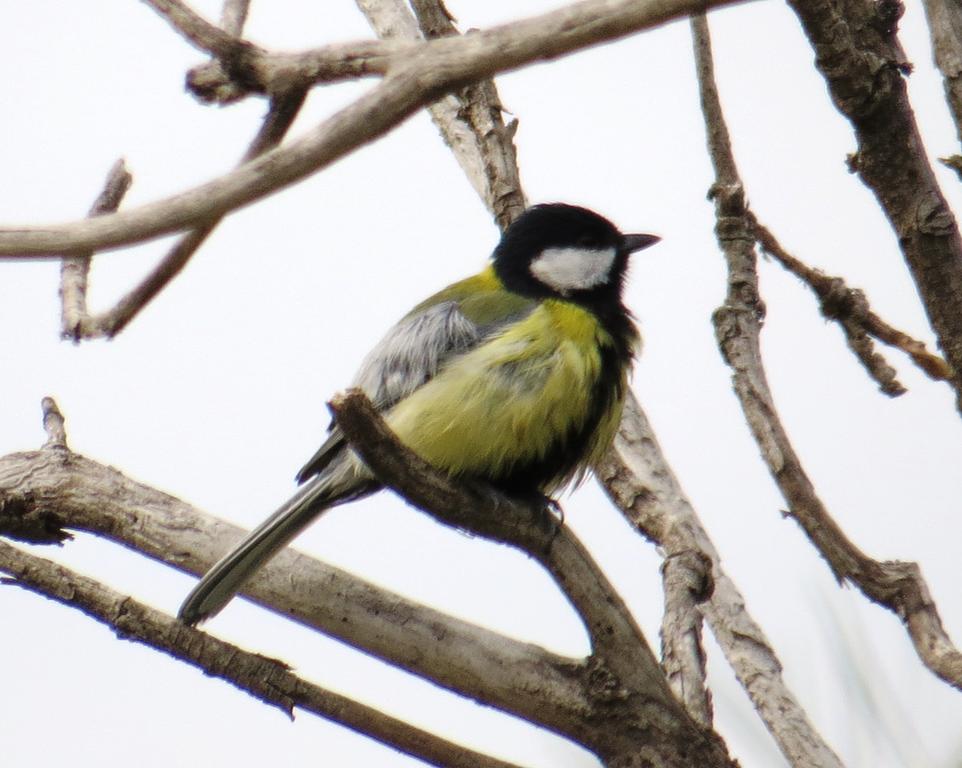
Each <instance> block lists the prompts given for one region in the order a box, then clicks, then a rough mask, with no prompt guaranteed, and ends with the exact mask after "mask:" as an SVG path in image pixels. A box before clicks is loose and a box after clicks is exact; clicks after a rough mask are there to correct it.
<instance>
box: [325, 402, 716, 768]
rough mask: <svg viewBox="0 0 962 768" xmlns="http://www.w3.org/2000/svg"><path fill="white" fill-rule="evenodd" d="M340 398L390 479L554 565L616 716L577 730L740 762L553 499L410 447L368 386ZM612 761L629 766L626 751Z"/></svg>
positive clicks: (613, 743) (605, 750)
mask: <svg viewBox="0 0 962 768" xmlns="http://www.w3.org/2000/svg"><path fill="white" fill-rule="evenodd" d="M330 405H331V410H332V412H333V413H334V417H335V419H336V420H337V424H338V426H339V427H340V428H341V429H342V430H343V431H344V434H345V435H346V436H347V438H348V440H349V441H350V442H351V445H352V447H353V448H354V449H355V450H356V451H357V452H358V454H359V455H360V456H361V457H362V458H363V459H364V462H365V464H367V466H368V467H370V468H371V470H372V471H373V472H374V473H375V475H376V476H377V477H378V479H379V480H380V481H381V482H383V483H385V484H386V485H387V486H388V487H390V488H393V489H394V490H396V491H397V492H398V493H400V494H401V495H402V496H403V497H404V498H405V499H407V500H408V501H410V502H411V503H413V504H415V505H417V506H418V507H419V508H421V509H424V510H426V511H428V512H430V513H431V515H432V516H434V517H435V518H436V519H438V520H439V521H441V522H443V523H445V524H447V525H451V526H455V527H457V528H461V529H466V530H469V531H471V532H472V533H475V534H477V535H480V536H484V537H486V538H490V539H493V540H494V541H499V542H502V543H505V544H510V545H512V546H514V547H518V548H520V549H522V550H523V551H524V552H526V553H527V554H529V555H530V556H531V557H533V558H534V559H536V560H537V561H538V562H539V563H541V565H542V566H544V568H545V569H546V570H547V571H548V572H549V573H550V574H551V576H552V577H553V578H554V580H555V582H556V583H557V584H558V586H559V587H560V588H561V589H562V591H563V592H564V593H565V595H566V596H567V597H568V599H569V600H570V601H571V603H572V605H573V606H574V607H575V609H576V610H577V611H578V614H579V615H580V617H581V619H582V620H583V621H584V622H585V625H586V627H587V629H588V635H589V637H590V638H591V643H592V655H591V658H590V659H589V667H590V669H591V676H592V677H593V678H595V680H596V681H597V680H604V681H605V682H604V684H603V686H602V687H601V689H599V687H598V685H597V682H592V683H590V684H589V690H588V695H589V697H590V698H591V699H592V705H593V706H594V707H597V706H599V705H602V706H604V708H605V710H606V713H607V714H606V718H607V722H606V724H605V725H604V726H600V727H596V728H594V729H591V728H588V729H587V730H585V731H580V732H579V734H578V735H577V736H575V734H569V735H572V736H575V737H576V738H578V739H579V740H580V741H581V742H582V743H583V744H585V745H586V746H588V747H589V748H591V749H593V750H595V751H596V753H597V754H599V755H600V756H602V757H604V756H606V755H608V756H612V755H621V756H624V755H625V754H632V755H637V754H638V753H639V744H638V742H637V741H636V740H635V739H636V738H637V736H638V732H637V731H636V730H635V729H640V732H641V733H643V734H645V735H644V736H643V737H642V738H643V739H645V743H646V744H650V743H651V742H652V741H656V742H660V743H663V745H664V748H673V747H672V745H673V744H674V745H677V739H678V738H679V736H680V734H685V733H686V732H687V736H686V738H695V739H697V742H696V744H697V746H696V745H693V749H696V748H697V749H698V750H699V751H700V754H701V757H700V758H699V757H697V756H696V755H695V754H694V752H692V753H689V754H687V755H686V756H685V758H684V759H685V760H686V762H684V763H680V764H679V765H692V764H699V765H701V764H704V765H716V764H718V765H730V762H729V760H728V758H727V755H726V751H725V749H724V746H723V745H722V744H721V742H720V740H716V737H713V736H711V735H710V731H707V730H701V729H699V728H698V727H697V726H695V723H694V722H693V721H692V720H689V718H688V716H687V714H686V713H685V711H684V710H683V709H682V708H681V707H680V706H679V703H678V701H677V700H676V699H675V698H674V697H673V696H672V694H671V692H670V690H669V688H668V686H667V683H666V680H665V677H664V674H663V672H662V670H661V668H660V667H659V666H658V663H657V661H656V660H655V658H654V656H653V654H652V653H651V650H650V649H649V647H648V644H647V642H646V641H645V639H644V637H643V636H642V634H641V631H640V630H639V629H638V627H637V625H636V624H635V622H634V619H633V618H632V617H631V615H630V614H629V612H628V609H627V608H626V606H625V605H624V603H623V602H622V600H621V597H620V596H619V595H618V593H617V592H616V591H615V590H614V588H613V587H612V586H611V585H610V584H609V583H608V581H607V579H606V578H605V576H604V573H603V572H602V571H601V569H600V568H599V567H598V566H597V564H595V563H594V561H593V560H592V559H591V556H590V555H589V553H588V552H587V550H586V549H585V548H584V547H583V545H582V544H581V543H580V542H579V541H578V540H577V538H576V537H575V536H574V534H573V533H572V532H571V531H570V530H569V529H568V528H567V527H566V526H565V525H563V524H562V523H561V521H559V520H557V519H555V518H554V517H553V516H552V515H551V514H550V509H545V508H543V507H542V504H543V502H540V503H538V504H535V505H533V506H532V505H526V504H521V503H519V502H517V501H515V500H513V499H510V498H508V497H506V496H503V495H501V494H499V493H497V492H496V491H494V490H493V489H491V488H487V487H484V486H474V485H471V484H466V483H455V482H453V481H452V480H451V479H450V478H448V477H447V476H446V475H445V474H443V473H441V472H439V471H438V470H436V469H435V468H433V467H432V466H430V465H429V464H428V463H427V462H425V461H423V460H422V459H420V458H419V457H418V456H417V455H415V454H414V453H413V452H412V451H411V450H409V449H408V448H406V447H405V446H404V445H402V444H401V442H400V441H399V440H398V439H397V437H396V436H395V435H394V434H393V433H391V431H390V429H389V428H388V427H387V425H386V424H385V423H384V421H383V419H382V418H381V417H380V415H379V414H378V412H377V411H376V410H375V408H374V406H373V405H372V404H371V402H370V401H369V400H368V399H367V397H366V396H365V395H364V393H363V392H361V390H357V389H354V390H350V391H349V392H347V393H346V394H344V395H339V396H337V397H335V398H334V399H333V400H332V401H331V404H330ZM619 711H620V714H619ZM656 713H657V714H656ZM612 726H613V727H612ZM654 746H656V747H657V746H658V745H657V744H655V745H654ZM701 750H704V751H701ZM666 759H667V760H669V761H670V762H668V763H666V764H670V765H675V764H676V763H675V761H676V760H677V759H679V756H678V755H672V756H670V757H669V756H668V753H666ZM699 759H700V760H703V761H704V763H702V762H699ZM609 760H610V763H609V764H611V765H616V764H621V763H620V762H619V760H620V758H614V757H609ZM624 764H625V765H628V764H631V765H636V764H638V763H635V762H630V763H628V762H626V763H624Z"/></svg>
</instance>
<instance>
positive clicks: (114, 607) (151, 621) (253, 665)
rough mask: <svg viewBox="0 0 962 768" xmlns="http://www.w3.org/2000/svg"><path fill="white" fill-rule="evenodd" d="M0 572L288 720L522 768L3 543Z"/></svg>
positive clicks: (408, 749)
mask: <svg viewBox="0 0 962 768" xmlns="http://www.w3.org/2000/svg"><path fill="white" fill-rule="evenodd" d="M0 572H3V573H7V574H9V576H10V578H8V579H2V580H0V581H2V582H4V583H8V584H14V585H16V586H18V587H22V588H24V589H27V590H30V591H31V592H36V593H37V594H40V595H43V596H44V597H47V598H50V599H51V600H55V601H57V602H59V603H63V604H64V605H67V606H70V607H71V608H76V609H77V610H79V611H82V612H83V613H85V614H86V615H87V616H90V617H91V618H93V619H96V620H97V621H99V622H100V623H101V624H105V625H106V626H108V627H110V628H111V629H112V630H113V631H114V632H115V633H116V634H117V636H118V637H120V638H122V639H124V640H130V641H133V642H137V643H143V644H144V645H147V646H150V647H151V648H154V649H156V650H159V651H163V652H164V653H168V654H170V655H171V656H173V657H174V658H175V659H177V660H179V661H183V662H186V663H188V664H190V665H192V666H194V667H197V668H198V669H200V670H201V671H203V672H204V673H205V674H207V675H210V676H212V677H219V678H220V679H222V680H226V681H227V682H229V683H231V684H233V685H235V686H237V687H238V688H240V689H241V690H242V691H245V692H246V693H249V694H251V695H252V696H254V697H255V698H257V699H260V700H261V701H263V702H264V703H265V704H269V705H271V706H274V707H277V708H279V709H280V710H282V711H283V712H285V713H286V714H287V715H289V716H293V711H294V707H297V708H299V709H302V710H304V711H305V712H313V713H314V714H315V715H319V716H321V717H323V718H326V719H328V720H332V721H334V722H336V723H340V724H341V725H344V726H346V727H348V728H351V729H352V730H355V731H360V732H361V733H363V734H365V735H366V736H370V737H371V738H373V739H376V740H377V741H379V742H381V743H382V744H386V745H387V746H389V747H393V748H394V749H396V750H398V751H399V752H403V753H405V754H407V755H411V756H412V757H416V758H419V759H421V760H424V761H425V762H427V763H429V764H431V765H437V766H440V767H441V768H448V766H452V767H458V768H518V767H517V766H513V765H512V764H510V763H506V762H503V761H501V760H496V759H495V758H492V757H488V756H487V755H483V754H480V753H477V752H474V751H472V750H470V749H466V748H465V747H462V746H460V745H458V744H454V743H452V742H449V741H446V740H444V739H442V738H440V737H438V736H435V735H434V734H432V733H428V732H427V731H423V730H421V729H420V728H415V727H414V726H412V725H409V724H408V723H405V722H404V721H402V720H398V719H396V718H393V717H390V716H388V715H385V714H384V713H382V712H379V711H378V710H376V709H374V708H372V707H368V706H365V705H364V704H361V703H359V702H357V701H354V700H353V699H350V698H348V697H347V696H342V695H340V694H337V693H334V692H332V691H329V690H327V689H325V688H322V687H321V686H319V685H315V684H313V683H311V682H308V681H306V680H304V679H303V678H300V677H298V676H297V675H295V674H294V673H293V672H292V671H291V670H290V668H289V667H288V666H287V665H286V664H284V663H283V662H281V661H277V660H275V659H270V658H268V657H266V656H262V655H260V654H257V653H251V652H250V651H245V650H243V649H241V648H239V647H237V646H236V645H232V644H230V643H227V642H225V641H223V640H219V639H217V638H216V637H213V636H212V635H208V634H206V633H205V632H201V631H200V630H197V629H193V628H191V627H187V626H185V625H184V624H182V623H181V622H179V621H178V620H177V619H175V618H174V617H173V616H168V615H167V614H165V613H163V612H161V611H158V610H156V609H154V608H151V607H150V606H147V605H145V604H143V603H141V602H138V601H137V600H134V599H133V598H132V597H130V596H128V595H123V594H120V593H119V592H116V591H114V590H112V589H110V588H109V587H107V586H105V585H104V584H101V583H99V582H97V581H94V580H93V579H90V578H88V577H86V576H81V575H80V574H78V573H75V572H73V571H71V570H69V569H67V568H64V567H63V566H61V565H57V564H56V563H53V562H51V561H49V560H45V559H43V558H40V557H37V556H36V555H32V554H30V553H29V552H26V551H24V550H21V549H18V548H16V547H13V546H11V545H10V544H6V543H4V542H3V541H0Z"/></svg>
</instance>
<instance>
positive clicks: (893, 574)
mask: <svg viewBox="0 0 962 768" xmlns="http://www.w3.org/2000/svg"><path fill="white" fill-rule="evenodd" d="M692 24H693V29H694V36H695V48H696V62H697V71H698V77H699V86H700V88H701V96H702V110H703V112H704V116H705V125H706V132H707V134H708V147H709V152H710V154H711V157H712V162H713V164H714V165H715V173H716V180H715V184H714V185H713V194H714V198H715V211H716V221H717V225H716V233H717V236H718V243H719V245H720V247H721V249H722V252H723V253H724V256H725V261H726V263H727V265H728V294H727V296H726V299H725V303H724V304H723V305H722V306H721V307H719V308H718V309H717V310H716V312H715V315H714V318H713V319H714V323H715V333H716V336H717V338H718V345H719V348H720V349H721V352H722V356H723V357H724V359H725V361H726V362H727V363H728V365H729V366H730V367H731V369H732V383H733V386H734V389H735V393H736V395H737V396H738V399H739V402H740V403H741V406H742V410H743V412H744V414H745V418H746V420H747V421H748V425H749V427H750V429H751V431H752V435H753V436H754V438H755V441H756V442H757V443H758V446H759V449H760V450H761V454H762V458H763V459H764V460H765V463H766V464H767V465H768V468H769V471H770V472H771V474H772V477H773V478H774V480H775V482H776V484H777V485H778V487H779V490H780V491H781V493H782V496H783V497H784V498H785V501H786V503H787V504H788V508H789V514H790V515H791V516H792V517H793V518H795V520H796V521H797V522H798V523H799V525H800V526H801V527H802V529H803V530H804V531H805V533H806V534H807V536H808V537H809V540H810V541H811V542H812V543H813V544H814V545H815V547H816V549H817V550H818V551H819V553H820V554H821V555H822V557H824V558H825V560H826V561H827V562H828V564H829V567H830V568H831V569H832V573H833V574H834V575H835V577H836V578H837V579H838V580H839V581H851V582H852V583H854V584H855V585H857V586H858V587H859V589H860V590H861V591H862V593H863V594H865V596H866V597H868V598H869V599H870V600H872V601H874V602H877V603H879V604H880V605H883V606H885V607H887V608H889V609H890V610H891V611H893V612H894V613H895V614H896V615H897V616H899V618H901V619H902V621H903V622H904V623H905V625H906V627H907V629H908V631H909V634H910V636H911V638H912V641H913V643H914V645H915V649H916V652H917V653H918V654H919V657H920V658H921V660H922V662H923V663H924V664H925V665H926V666H927V667H928V668H929V669H930V670H931V671H932V672H934V673H935V674H936V675H937V676H939V677H940V678H942V679H943V680H945V681H946V682H947V683H949V684H950V685H952V686H954V687H956V688H959V689H960V690H962V653H960V652H959V651H958V650H957V649H956V648H955V646H954V645H953V644H952V642H951V640H950V639H949V637H948V635H947V633H946V632H945V629H944V628H943V626H942V622H941V619H940V617H939V613H938V610H937V608H936V606H935V603H934V601H933V600H932V598H931V596H930V594H929V590H928V587H927V585H926V584H925V581H924V580H923V579H922V576H921V573H920V571H919V568H918V566H917V565H916V564H915V563H903V562H897V561H889V562H878V561H876V560H874V559H872V558H871V557H869V556H868V555H866V554H865V553H863V552H862V551H861V550H860V549H859V548H858V547H856V546H855V544H853V543H852V542H851V541H850V540H849V539H848V538H847V537H846V536H845V534H844V532H843V531H842V530H841V528H840V527H839V525H838V523H836V522H835V520H834V519H833V518H832V516H831V515H830V514H829V512H828V510H827V509H826V508H825V506H824V504H822V501H821V499H820V498H819V497H818V494H817V493H816V492H815V488H814V486H813V485H812V482H811V480H810V479H809V477H808V475H807V474H806V472H805V470H804V468H803V467H802V464H801V461H800V460H799V458H798V456H797V455H796V453H795V449H794V448H793V446H792V444H791V441H790V440H789V438H788V435H787V433H786V432H785V429H784V427H783V425H782V423H781V420H780V419H779V416H778V411H777V409H776V407H775V402H774V399H773V398H772V394H771V391H770V390H769V388H768V381H767V379H766V376H765V368H764V365H763V363H762V357H761V350H760V345H759V337H760V332H761V322H760V320H761V306H762V304H761V301H760V298H759V294H758V274H757V271H756V258H755V238H754V234H753V228H752V221H751V218H750V216H749V215H748V212H747V209H746V206H745V193H744V189H743V187H742V182H741V179H740V178H739V176H738V171H737V168H736V165H735V160H734V156H733V154H732V149H731V142H730V140H729V138H728V129H727V127H726V125H725V121H724V116H723V114H722V110H721V104H720V101H719V99H718V91H717V88H716V86H715V81H714V73H713V66H712V59H711V45H710V41H709V37H708V27H707V23H706V22H705V20H704V18H703V17H702V18H698V19H693V20H692Z"/></svg>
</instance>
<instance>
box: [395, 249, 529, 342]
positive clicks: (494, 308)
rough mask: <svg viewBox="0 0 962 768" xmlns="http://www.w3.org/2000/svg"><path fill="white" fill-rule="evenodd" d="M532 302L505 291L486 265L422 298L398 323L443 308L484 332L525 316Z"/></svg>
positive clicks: (492, 270)
mask: <svg viewBox="0 0 962 768" xmlns="http://www.w3.org/2000/svg"><path fill="white" fill-rule="evenodd" d="M536 303H537V302H536V301H535V300H534V299H531V298H528V297H526V296H521V295H519V294H517V293H513V292H511V291H509V290H507V289H506V288H505V287H504V285H503V283H502V282H501V280H500V279H499V278H498V276H497V274H495V271H494V267H492V266H490V265H489V266H488V267H486V268H485V269H483V270H482V271H481V272H479V273H477V274H476V275H472V276H471V277H467V278H465V279H464V280H459V281H458V282H456V283H452V284H451V285H449V286H448V287H447V288H444V289H443V290H440V291H438V292H437V293H435V294H434V295H433V296H430V297H429V298H427V299H425V300H424V301H422V302H421V303H420V304H418V305H417V306H415V307H414V309H412V310H411V311H410V312H409V313H408V314H407V315H406V316H405V317H404V320H402V321H401V323H402V324H403V322H404V321H405V320H409V319H411V318H415V317H418V316H420V315H423V314H425V313H430V312H436V311H437V310H438V308H439V307H444V308H446V309H447V310H448V311H452V312H454V311H456V312H457V313H458V314H460V315H461V316H462V317H463V318H464V319H465V320H467V321H468V322H470V323H472V324H473V325H474V326H476V327H477V328H478V329H480V330H481V331H484V330H486V329H497V328H498V327H499V326H501V325H503V324H506V323H509V322H512V321H513V320H516V319H518V318H519V317H522V316H524V315H526V314H527V313H529V312H530V311H531V310H532V309H533V308H534V307H535V305H536ZM399 325H400V324H399ZM482 335H483V334H482Z"/></svg>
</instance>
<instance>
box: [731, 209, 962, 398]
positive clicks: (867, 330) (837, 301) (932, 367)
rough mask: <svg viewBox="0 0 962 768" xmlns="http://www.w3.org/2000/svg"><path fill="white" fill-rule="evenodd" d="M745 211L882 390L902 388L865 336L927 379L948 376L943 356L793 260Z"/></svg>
mask: <svg viewBox="0 0 962 768" xmlns="http://www.w3.org/2000/svg"><path fill="white" fill-rule="evenodd" d="M747 214H748V216H749V220H750V222H751V225H752V231H753V233H754V235H755V238H756V239H757V241H758V245H759V246H760V247H761V249H762V250H763V251H764V252H765V253H767V254H768V255H769V256H771V257H772V258H773V259H775V260H776V261H777V262H778V263H779V264H781V265H782V266H783V267H784V268H785V269H787V270H788V271H789V272H791V273H792V274H793V275H795V276H796V277H797V278H798V279H799V280H801V281H802V282H804V283H806V284H807V285H808V287H809V288H811V289H812V291H814V293H815V295H816V296H818V298H819V301H820V302H821V305H822V314H823V315H824V316H825V317H826V318H828V319H829V320H835V321H837V322H838V323H839V325H841V326H842V330H843V331H844V332H845V336H846V339H847V340H848V343H849V346H850V347H851V348H852V351H853V352H855V354H856V355H858V357H859V359H860V360H861V361H862V364H863V365H864V366H865V369H866V370H867V371H868V373H869V375H870V376H872V378H874V379H875V380H876V381H877V382H878V384H879V387H881V389H882V391H883V392H885V393H886V394H887V395H900V394H902V393H903V392H905V388H904V387H903V386H902V385H901V384H900V383H899V382H898V381H897V380H896V379H895V371H894V370H893V369H892V368H891V367H890V366H889V365H888V364H887V363H886V362H885V360H884V358H882V356H881V355H879V354H878V353H876V352H875V351H874V348H873V345H872V341H871V339H869V338H868V336H872V337H874V338H876V339H878V340H879V341H881V342H882V343H883V344H888V345H889V346H890V347H895V348H896V349H900V350H902V351H903V352H904V353H905V354H907V355H908V356H909V357H911V358H912V360H913V362H914V363H915V364H916V365H917V366H918V367H919V368H921V369H922V370H923V371H924V372H925V373H926V375H928V376H929V377H930V378H932V379H935V380H937V381H947V380H950V379H951V378H952V369H951V368H950V367H949V364H948V363H946V362H945V360H944V359H942V358H941V357H939V356H938V355H934V354H932V353H931V352H929V351H928V350H927V349H926V348H925V344H923V343H922V342H921V341H918V340H917V339H913V338H912V337H911V336H909V335H908V334H906V333H903V332H902V331H900V330H898V329H897V328H893V327H892V326H891V325H889V324H888V323H886V322H885V321H884V320H883V319H882V318H880V317H879V316H878V315H876V314H875V313H874V312H873V311H872V309H871V307H869V304H868V299H866V298H865V294H864V293H862V291H860V290H857V289H853V288H849V287H848V286H847V285H846V284H845V281H844V280H842V278H840V277H830V276H829V275H826V274H824V273H823V272H821V271H819V270H817V269H812V268H811V267H809V266H808V265H807V264H804V263H803V262H801V261H800V260H798V259H796V258H795V257H794V256H792V255H791V254H790V253H788V252H787V251H786V250H785V249H784V248H782V246H781V244H780V243H779V242H778V240H777V239H776V238H775V235H773V234H772V233H771V231H769V229H768V228H767V227H765V226H764V225H762V224H761V223H760V222H759V221H758V219H757V218H756V217H755V215H754V214H753V213H752V212H751V211H747Z"/></svg>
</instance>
